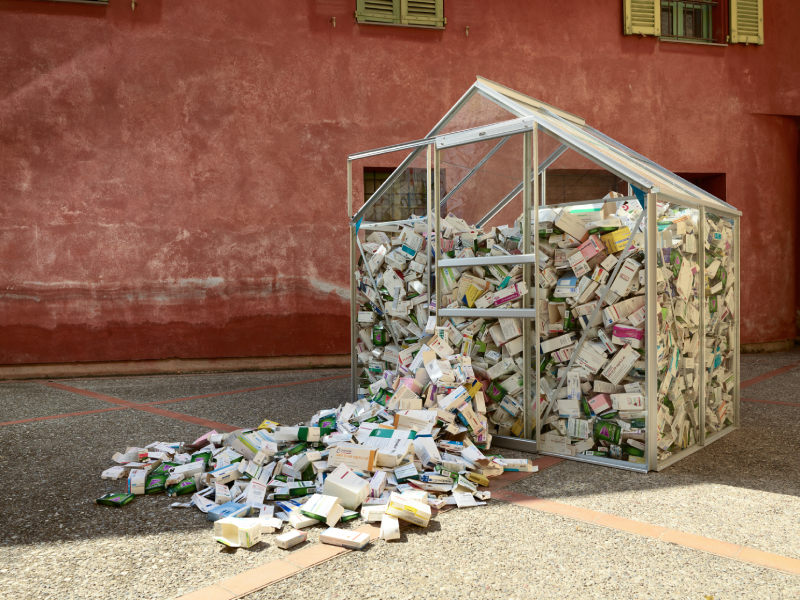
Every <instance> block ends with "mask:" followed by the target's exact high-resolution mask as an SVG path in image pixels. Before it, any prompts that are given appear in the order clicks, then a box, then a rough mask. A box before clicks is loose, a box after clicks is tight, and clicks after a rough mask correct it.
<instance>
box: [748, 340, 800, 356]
mask: <svg viewBox="0 0 800 600" xmlns="http://www.w3.org/2000/svg"><path fill="white" fill-rule="evenodd" d="M793 348H794V340H778V341H777V342H762V343H760V344H742V354H767V353H769V352H788V351H789V350H792V349H793Z"/></svg>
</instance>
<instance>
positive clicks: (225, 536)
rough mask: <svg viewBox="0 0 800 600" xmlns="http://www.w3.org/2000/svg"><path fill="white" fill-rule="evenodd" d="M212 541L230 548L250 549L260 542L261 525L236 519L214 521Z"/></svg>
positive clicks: (257, 521)
mask: <svg viewBox="0 0 800 600" xmlns="http://www.w3.org/2000/svg"><path fill="white" fill-rule="evenodd" d="M214 539H215V540H216V541H218V542H219V543H220V544H225V545H226V546H231V547H232V548H250V547H251V546H255V545H256V544H258V543H259V542H260V541H261V523H260V522H259V519H240V518H238V517H228V518H225V519H220V520H219V521H214Z"/></svg>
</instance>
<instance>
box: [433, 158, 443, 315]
mask: <svg viewBox="0 0 800 600" xmlns="http://www.w3.org/2000/svg"><path fill="white" fill-rule="evenodd" d="M441 166H442V151H441V150H438V149H435V150H434V153H433V210H434V212H435V213H436V216H435V218H434V220H435V225H436V227H435V229H434V247H433V252H434V256H435V260H436V269H435V271H434V273H435V274H436V276H435V279H434V280H435V282H436V326H437V327H439V326H440V325H441V324H442V318H441V317H440V316H439V315H441V314H442V311H441V310H440V309H441V307H442V286H441V283H440V280H441V276H440V274H439V257H440V256H441V254H442V251H441V248H442V208H441V206H439V204H440V203H441V201H442V185H441V181H440V178H441V175H440V172H441Z"/></svg>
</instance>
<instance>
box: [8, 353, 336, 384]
mask: <svg viewBox="0 0 800 600" xmlns="http://www.w3.org/2000/svg"><path fill="white" fill-rule="evenodd" d="M342 367H350V355H349V354H327V355H318V356H264V357H255V358H166V359H160V360H119V361H108V362H85V363H46V364H26V365H0V380H17V379H69V378H76V377H127V376H130V375H174V374H185V373H225V372H229V371H282V370H293V369H298V370H299V369H324V368H342Z"/></svg>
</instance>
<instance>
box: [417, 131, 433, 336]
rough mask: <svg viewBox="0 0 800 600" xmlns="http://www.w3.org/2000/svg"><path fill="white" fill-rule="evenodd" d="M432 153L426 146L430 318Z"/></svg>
mask: <svg viewBox="0 0 800 600" xmlns="http://www.w3.org/2000/svg"><path fill="white" fill-rule="evenodd" d="M432 152H433V145H432V144H428V146H427V155H426V158H425V169H426V172H427V180H428V184H427V194H426V197H427V202H428V211H427V213H425V214H426V215H427V217H428V218H427V220H426V223H427V228H428V238H427V242H428V243H427V244H426V250H425V254H426V255H427V258H428V260H427V261H426V265H425V287H426V288H427V289H428V316H430V314H431V312H430V305H431V262H432V261H431V257H432V250H433V245H432V244H431V232H432V231H433V228H432V227H431V225H432V223H431V221H432V220H433V214H431V207H432V205H433V194H432V190H433V181H432V179H433V168H432V164H431V160H432V158H433V157H432V156H431V153H432ZM420 326H421V327H422V329H425V326H424V325H422V323H420Z"/></svg>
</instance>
